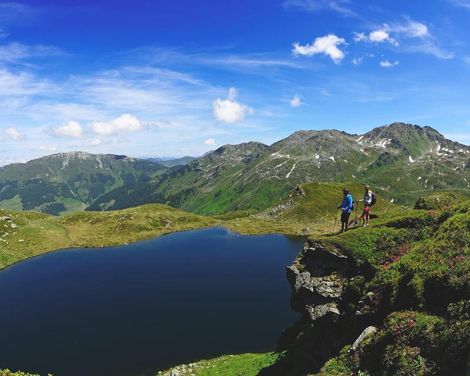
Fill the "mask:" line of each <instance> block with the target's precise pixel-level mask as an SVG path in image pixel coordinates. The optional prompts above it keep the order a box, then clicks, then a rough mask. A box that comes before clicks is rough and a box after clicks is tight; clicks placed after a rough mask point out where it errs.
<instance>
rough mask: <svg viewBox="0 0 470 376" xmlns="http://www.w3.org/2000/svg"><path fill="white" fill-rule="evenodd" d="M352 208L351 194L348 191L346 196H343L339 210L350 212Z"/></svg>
mask: <svg viewBox="0 0 470 376" xmlns="http://www.w3.org/2000/svg"><path fill="white" fill-rule="evenodd" d="M352 209H353V196H352V194H351V193H349V194H348V195H347V196H344V197H343V202H342V203H341V210H342V211H344V212H345V213H351V211H352Z"/></svg>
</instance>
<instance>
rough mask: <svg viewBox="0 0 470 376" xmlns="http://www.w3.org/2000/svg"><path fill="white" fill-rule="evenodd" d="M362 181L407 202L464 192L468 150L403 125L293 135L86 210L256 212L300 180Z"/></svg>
mask: <svg viewBox="0 0 470 376" xmlns="http://www.w3.org/2000/svg"><path fill="white" fill-rule="evenodd" d="M341 181H355V182H359V183H365V182H367V183H369V184H371V185H372V187H373V189H375V190H378V191H381V192H383V194H384V196H385V197H386V198H387V199H389V200H393V201H394V202H398V203H403V204H409V205H412V204H413V203H414V202H415V201H416V199H417V198H418V197H419V196H420V195H422V194H423V193H425V192H427V191H436V190H462V191H466V190H468V189H469V188H470V147H468V146H465V145H462V144H459V143H456V142H452V141H449V140H447V139H445V138H444V136H442V135H441V134H439V133H438V132H437V131H436V130H434V129H432V128H429V127H419V126H416V125H408V124H403V123H394V124H391V125H388V126H383V127H379V128H375V129H374V130H372V131H370V132H368V133H365V134H364V135H360V136H359V135H350V134H347V133H345V132H338V131H335V130H326V131H299V132H295V133H294V134H292V135H291V136H289V137H287V138H286V139H284V140H281V141H279V142H277V143H275V144H273V145H271V146H266V145H262V144H258V143H248V144H241V145H228V146H223V147H221V148H219V149H218V150H216V151H214V152H212V153H210V154H208V155H206V156H204V157H201V158H200V159H198V160H196V161H193V162H191V163H189V164H188V165H186V166H184V167H182V168H174V169H170V170H168V171H167V172H166V173H164V174H162V175H161V176H159V177H157V178H155V179H153V180H152V181H150V182H144V183H138V184H132V185H128V186H125V187H123V188H120V189H118V190H116V191H113V192H110V193H109V194H106V195H103V196H101V197H100V198H99V199H98V200H96V201H95V202H93V203H92V204H91V205H90V209H92V210H103V209H104V210H106V209H120V208H124V207H128V206H134V205H141V204H144V203H147V202H161V203H165V204H169V205H171V206H175V207H179V208H183V209H186V210H190V211H194V212H198V213H202V214H220V213H224V212H228V211H238V210H251V211H259V210H263V209H266V208H268V207H271V206H273V205H276V204H277V203H278V202H279V200H280V198H281V197H283V196H285V195H286V194H287V193H288V192H289V191H290V190H292V189H293V188H295V187H296V186H297V185H299V184H301V183H304V182H341Z"/></svg>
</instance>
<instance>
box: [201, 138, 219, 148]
mask: <svg viewBox="0 0 470 376" xmlns="http://www.w3.org/2000/svg"><path fill="white" fill-rule="evenodd" d="M215 144H216V142H215V140H214V139H213V138H208V139H207V140H206V141H204V145H209V146H214V145H215Z"/></svg>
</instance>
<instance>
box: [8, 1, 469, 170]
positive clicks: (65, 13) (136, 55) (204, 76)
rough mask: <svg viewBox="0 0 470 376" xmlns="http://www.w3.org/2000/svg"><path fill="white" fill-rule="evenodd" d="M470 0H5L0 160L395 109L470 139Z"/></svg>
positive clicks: (179, 145) (368, 125) (213, 141)
mask: <svg viewBox="0 0 470 376" xmlns="http://www.w3.org/2000/svg"><path fill="white" fill-rule="evenodd" d="M469 23H470V0H433V1H432V2H431V1H424V0H417V1H412V2H411V1H404V0H397V1H393V2H391V1H377V0H374V1H372V0H371V1H366V0H259V1H248V0H224V1H220V0H219V1H214V0H205V1H202V0H201V1H189V0H186V1H182V0H172V1H163V0H161V1H158V0H145V1H144V0H133V1H130V0H127V1H124V0H108V1H104V0H93V1H91V0H88V1H86V0H81V1H64V0H61V1H59V0H56V1H51V0H41V1H39V0H36V1H33V0H30V1H22V2H8V1H7V2H5V1H1V2H0V145H1V153H0V165H4V164H6V163H11V162H18V161H26V160H29V159H31V158H35V157H39V156H42V155H45V154H51V153H55V152H65V151H71V150H84V151H88V152H92V153H116V154H127V155H132V156H139V157H144V156H183V155H200V154H202V153H204V152H206V151H209V150H213V149H215V148H217V147H218V146H220V145H223V144H226V143H232V144H234V143H239V142H243V141H250V140H255V141H261V142H264V143H267V144H270V143H273V142H275V141H277V140H279V139H280V138H283V137H286V136H288V135H289V134H291V133H292V132H294V131H296V130H300V129H327V128H335V129H339V130H344V131H346V132H350V133H357V134H360V133H363V132H366V131H368V130H370V129H372V128H373V127H376V126H379V125H384V124H388V123H391V122H394V121H404V122H409V123H414V124H420V125H429V126H432V127H434V128H436V129H438V130H439V131H440V132H442V133H443V134H445V135H446V136H448V137H449V138H451V139H454V140H457V141H460V142H462V143H465V144H470V94H469V92H470V91H469V89H468V88H469V87H470V45H469V41H470V27H469V26H468V25H469Z"/></svg>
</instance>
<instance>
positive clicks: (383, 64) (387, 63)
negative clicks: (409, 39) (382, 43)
mask: <svg viewBox="0 0 470 376" xmlns="http://www.w3.org/2000/svg"><path fill="white" fill-rule="evenodd" d="M379 64H380V66H381V67H382V68H393V67H396V66H397V65H398V64H400V62H399V61H394V62H391V61H389V60H381V61H380V63H379Z"/></svg>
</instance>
